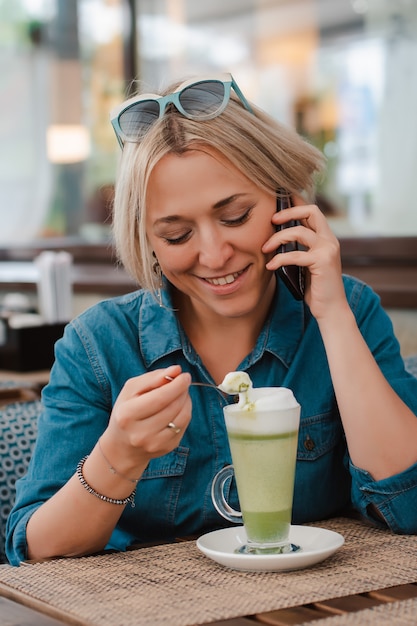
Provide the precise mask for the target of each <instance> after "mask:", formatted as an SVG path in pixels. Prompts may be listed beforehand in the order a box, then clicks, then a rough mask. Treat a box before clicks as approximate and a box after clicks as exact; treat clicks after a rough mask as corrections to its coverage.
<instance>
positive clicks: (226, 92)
mask: <svg viewBox="0 0 417 626" xmlns="http://www.w3.org/2000/svg"><path fill="white" fill-rule="evenodd" d="M232 88H233V90H234V92H235V93H236V95H237V96H238V98H239V99H240V101H241V102H242V104H243V106H244V107H245V109H247V111H249V112H250V113H253V110H252V108H251V106H250V104H249V102H248V101H247V100H246V98H245V96H244V95H243V93H242V92H241V90H240V89H239V87H238V85H237V84H236V82H235V80H234V78H233V76H232V75H231V74H224V75H222V76H221V77H218V78H208V79H200V80H197V81H196V80H195V79H192V80H188V81H186V82H184V83H182V84H181V85H180V86H179V87H178V89H177V91H174V93H170V94H168V95H167V96H158V95H156V94H141V95H138V96H134V97H133V98H130V99H129V100H126V101H125V102H123V104H121V105H120V106H118V107H116V108H115V109H113V110H112V112H111V113H110V119H111V123H112V126H113V129H114V132H115V133H116V137H117V141H118V142H119V144H120V147H121V148H123V146H124V143H125V142H126V141H130V142H138V141H140V140H141V139H142V138H143V137H144V136H145V135H146V133H147V132H148V130H149V129H150V128H151V126H152V124H154V123H155V122H156V121H157V120H158V119H159V118H160V117H162V116H163V115H164V112H165V109H166V107H167V106H168V104H173V105H174V106H175V108H176V109H177V110H178V111H179V112H180V113H181V114H182V115H184V117H188V118H189V119H191V120H201V121H204V120H211V119H213V118H214V117H217V116H218V115H220V114H221V113H222V112H223V111H224V110H225V108H226V106H227V103H228V102H229V99H230V91H231V89H232Z"/></svg>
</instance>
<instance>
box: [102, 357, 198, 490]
mask: <svg viewBox="0 0 417 626" xmlns="http://www.w3.org/2000/svg"><path fill="white" fill-rule="evenodd" d="M166 376H168V377H170V378H172V379H173V380H172V381H168V380H167V378H166ZM190 383H191V377H190V374H188V373H181V368H180V367H179V366H178V365H173V366H171V367H168V368H166V369H160V370H156V371H153V372H147V373H146V374H142V375H141V376H137V377H135V378H131V379H129V380H128V381H127V382H126V383H125V385H124V387H123V389H122V390H121V392H120V394H119V396H118V398H117V400H116V402H115V405H114V407H113V411H112V413H111V416H110V421H109V425H108V428H107V429H106V431H105V432H104V434H103V436H102V438H101V444H102V447H103V448H104V450H105V453H106V456H108V458H109V459H111V462H112V465H114V467H116V468H117V469H118V471H119V472H121V473H123V474H125V475H127V476H132V477H133V476H134V477H136V478H138V477H139V475H140V474H141V473H142V472H143V470H144V469H145V467H146V466H147V464H148V462H149V460H150V459H151V458H154V457H159V456H162V455H164V454H167V453H168V452H171V450H173V449H174V448H175V447H177V446H178V443H179V441H180V439H181V437H182V435H183V434H184V431H185V430H186V428H187V426H188V424H189V422H190V419H191V398H190V396H189V393H188V389H189V386H190ZM170 423H172V424H175V426H176V427H177V429H180V430H179V432H177V431H176V430H175V429H174V428H170V427H168V424H170ZM138 472H139V473H138Z"/></svg>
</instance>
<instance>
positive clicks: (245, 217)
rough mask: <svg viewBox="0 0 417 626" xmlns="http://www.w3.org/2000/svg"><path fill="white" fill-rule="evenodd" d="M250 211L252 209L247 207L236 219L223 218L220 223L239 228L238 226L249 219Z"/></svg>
mask: <svg viewBox="0 0 417 626" xmlns="http://www.w3.org/2000/svg"><path fill="white" fill-rule="evenodd" d="M252 209H253V207H249V208H248V209H246V211H245V212H244V213H241V214H240V215H238V216H237V217H230V218H227V219H226V217H224V218H223V219H222V222H223V224H226V225H227V226H239V225H240V224H244V223H245V222H246V221H247V220H248V219H249V217H250V214H251V212H252Z"/></svg>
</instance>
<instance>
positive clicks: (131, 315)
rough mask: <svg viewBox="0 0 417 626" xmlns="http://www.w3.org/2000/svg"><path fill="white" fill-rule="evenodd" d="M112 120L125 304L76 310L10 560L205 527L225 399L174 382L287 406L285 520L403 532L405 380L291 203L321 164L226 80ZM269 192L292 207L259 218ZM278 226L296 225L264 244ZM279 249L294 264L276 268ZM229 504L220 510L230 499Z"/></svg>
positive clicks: (413, 387)
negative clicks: (290, 427) (283, 399)
mask: <svg viewBox="0 0 417 626" xmlns="http://www.w3.org/2000/svg"><path fill="white" fill-rule="evenodd" d="M112 123H113V126H114V129H115V131H116V134H117V137H118V140H119V143H120V145H121V147H122V149H123V152H122V158H121V163H120V172H119V175H118V180H117V184H116V198H115V205H114V233H115V241H116V245H117V249H118V252H119V255H120V259H121V261H122V262H123V263H124V265H125V267H126V268H127V270H128V271H130V272H131V273H132V274H133V276H135V277H136V278H137V279H138V281H139V284H140V285H141V286H142V287H143V289H141V290H139V291H137V292H135V293H132V294H129V295H126V296H124V297H120V298H115V299H111V300H108V301H106V302H102V303H100V304H98V305H96V306H94V307H92V308H91V309H90V310H88V311H86V312H84V313H83V314H82V315H80V316H79V317H78V318H77V319H75V320H73V321H72V322H71V323H70V324H69V325H68V327H67V329H66V331H65V335H64V338H63V339H62V340H61V341H59V342H58V344H57V346H56V361H55V364H54V367H53V369H52V372H51V379H50V383H49V385H48V386H47V387H46V388H45V390H44V393H43V403H44V411H43V413H42V415H41V417H40V421H39V435H38V441H37V445H36V448H35V451H34V454H33V458H32V461H31V465H30V469H29V472H28V474H27V476H26V477H25V478H23V479H22V480H20V481H19V482H18V484H17V498H16V503H15V507H14V509H13V511H12V512H11V515H10V517H9V520H8V545H7V549H8V556H9V559H10V561H11V562H12V563H14V564H17V563H19V562H20V561H21V560H24V559H27V558H32V559H33V558H36V559H39V558H43V557H50V556H55V555H79V554H86V553H92V552H94V551H97V550H100V549H103V548H104V547H106V546H107V547H112V548H116V549H124V548H126V546H128V545H129V544H131V543H133V542H138V541H150V540H154V539H161V538H165V539H169V538H171V537H175V536H180V535H189V534H196V533H203V532H206V531H208V530H212V529H215V528H219V527H221V526H222V525H224V524H225V523H226V522H225V521H224V520H223V518H221V517H220V516H219V515H218V514H217V512H216V511H215V509H214V507H213V505H212V502H211V497H210V487H211V482H212V479H213V477H214V475H215V474H216V473H217V472H218V471H219V469H221V468H222V467H223V466H224V465H225V464H228V463H230V462H231V458H230V452H229V448H228V443H227V436H226V431H225V426H224V421H223V412H222V407H223V406H224V403H225V402H226V401H225V400H224V399H223V398H222V396H221V395H220V394H219V393H218V392H217V391H216V390H215V389H209V388H204V387H190V383H191V381H200V382H208V383H213V384H218V383H220V382H221V381H222V379H223V377H224V376H225V374H226V373H228V372H229V371H234V370H245V371H247V372H248V374H249V375H250V377H251V379H252V380H253V383H254V386H286V387H289V388H291V389H292V390H293V392H294V394H295V397H296V398H297V400H298V402H299V403H300V404H301V407H302V413H301V427H300V436H299V444H298V461H297V472H296V484H295V493H294V508H293V522H294V523H303V522H309V521H312V520H320V519H324V518H326V517H329V516H332V515H337V514H340V513H343V512H346V511H347V510H349V509H352V508H354V509H356V511H358V512H359V513H360V514H362V515H363V516H365V517H367V518H368V519H369V520H372V521H374V522H375V523H377V524H380V525H384V526H387V527H389V528H390V529H392V530H393V531H394V532H399V533H415V532H416V531H417V420H416V413H417V380H416V379H415V378H413V377H412V376H411V375H410V374H407V373H406V372H405V370H404V366H403V361H402V358H401V355H400V351H399V346H398V342H397V340H396V339H395V337H394V335H393V330H392V325H391V322H390V320H389V318H388V316H387V315H386V314H385V312H384V311H383V309H382V308H381V306H380V303H379V298H378V297H377V296H376V295H375V294H374V293H373V291H372V290H371V289H370V288H369V287H367V286H366V285H365V284H363V283H362V282H360V281H358V280H356V279H354V278H351V277H346V276H342V272H341V263H340V255H339V245H338V242H337V240H336V238H335V237H334V235H333V234H332V232H331V230H330V228H329V226H328V225H327V222H326V220H325V218H324V216H323V214H322V213H321V212H320V211H319V209H318V208H317V207H316V206H314V205H313V204H311V203H310V199H309V198H311V193H312V191H313V187H314V177H315V175H316V173H317V172H319V171H320V168H321V165H322V160H321V155H320V154H319V153H318V152H317V151H316V150H315V149H314V148H313V147H311V146H310V145H309V144H307V143H305V142H304V141H303V140H302V139H301V138H300V137H298V136H297V134H296V133H294V132H293V131H291V130H288V129H285V128H283V127H282V126H281V125H279V124H278V123H276V122H275V121H273V120H272V119H271V118H270V117H268V116H267V115H266V114H264V113H263V112H261V111H260V110H259V109H258V108H256V107H255V106H253V105H252V104H249V103H248V102H247V100H246V99H245V98H244V96H243V94H242V93H241V91H240V90H239V88H238V86H237V85H236V83H235V82H234V81H233V79H232V77H231V76H223V77H220V78H209V79H205V78H197V79H194V80H192V81H187V83H185V84H182V85H175V86H173V87H172V88H171V89H169V90H167V91H166V92H165V93H164V94H163V95H161V96H159V95H151V96H149V95H148V96H137V97H135V98H132V99H130V100H129V101H127V102H125V103H124V104H123V105H122V106H121V107H120V108H119V109H118V111H116V112H115V113H114V116H113V120H112ZM283 195H288V196H289V197H290V198H291V201H292V204H293V206H292V207H291V208H287V209H285V210H284V211H281V212H276V205H277V199H278V200H279V199H280V197H281V196H283ZM289 220H298V222H299V225H294V226H293V227H291V228H285V229H280V227H281V226H282V225H283V224H284V223H287V222H288V221H289ZM294 241H297V242H298V243H299V244H300V250H294V251H291V252H286V253H277V252H276V251H277V249H278V248H279V246H280V245H282V244H284V243H288V242H294ZM291 265H298V266H301V267H303V268H305V273H306V290H305V298H304V300H298V299H296V298H295V297H294V296H293V295H292V293H291V292H290V291H289V290H288V289H287V287H286V285H285V284H284V282H283V281H282V280H281V278H280V276H279V273H278V272H277V270H278V269H279V268H280V267H282V266H291ZM167 377H168V378H167ZM169 378H171V379H173V380H172V381H169ZM229 500H230V503H231V505H232V506H235V507H237V506H238V502H237V494H236V490H235V488H234V486H233V487H232V493H231V497H230V498H229ZM133 505H134V506H133Z"/></svg>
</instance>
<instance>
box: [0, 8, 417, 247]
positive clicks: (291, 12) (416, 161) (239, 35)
mask: <svg viewBox="0 0 417 626" xmlns="http://www.w3.org/2000/svg"><path fill="white" fill-rule="evenodd" d="M223 71H230V72H231V73H232V74H233V75H234V77H235V79H236V80H237V82H238V84H239V85H240V87H241V88H242V90H243V91H244V93H245V94H246V95H247V97H248V98H249V99H253V100H254V101H255V102H256V103H257V104H259V105H260V106H261V107H262V108H264V109H265V110H266V111H267V112H269V113H270V114H271V115H273V116H274V117H275V118H277V119H278V120H280V121H281V122H284V123H285V124H288V125H291V126H293V127H295V128H296V129H297V130H298V131H299V132H300V133H301V134H303V135H304V136H305V137H306V138H308V139H309V140H310V141H311V142H312V143H314V144H315V145H316V146H318V147H319V148H320V149H321V150H322V151H323V152H324V154H325V155H326V157H327V165H328V167H327V173H326V176H325V177H324V179H323V180H322V181H321V182H320V186H319V202H320V205H321V207H322V209H323V210H324V211H325V212H326V213H327V214H328V216H329V219H330V220H331V223H332V226H333V228H334V230H335V232H336V234H338V235H342V236H352V235H353V236H358V237H361V236H365V235H366V236H369V235H372V236H373V235H376V236H396V235H399V236H403V235H408V236H409V235H417V211H416V210H415V195H416V192H415V189H414V185H415V179H416V173H417V115H416V111H417V0H210V1H208V0H0V137H1V141H0V219H1V221H0V224H1V226H0V246H5V245H6V246H9V245H13V244H15V243H17V244H21V243H22V242H23V243H25V242H28V241H31V240H33V239H44V238H54V237H68V238H75V239H81V240H83V241H87V242H103V241H106V240H107V239H108V237H109V226H110V222H109V219H110V218H109V208H110V205H111V201H112V195H113V184H114V179H115V174H116V169H117V159H118V156H119V148H118V144H117V141H116V138H115V136H114V134H113V130H112V128H111V125H110V123H109V111H110V109H111V108H112V107H113V106H114V105H116V104H118V103H120V102H121V101H122V100H123V99H124V98H125V97H126V96H127V95H130V94H131V93H132V91H134V90H135V86H137V83H136V82H135V81H141V82H143V83H145V85H146V86H147V88H149V89H151V90H152V89H153V88H155V87H158V86H159V85H163V84H165V83H166V82H169V81H171V80H172V79H174V78H178V77H183V76H188V75H190V74H194V73H201V72H206V73H216V72H223Z"/></svg>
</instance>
